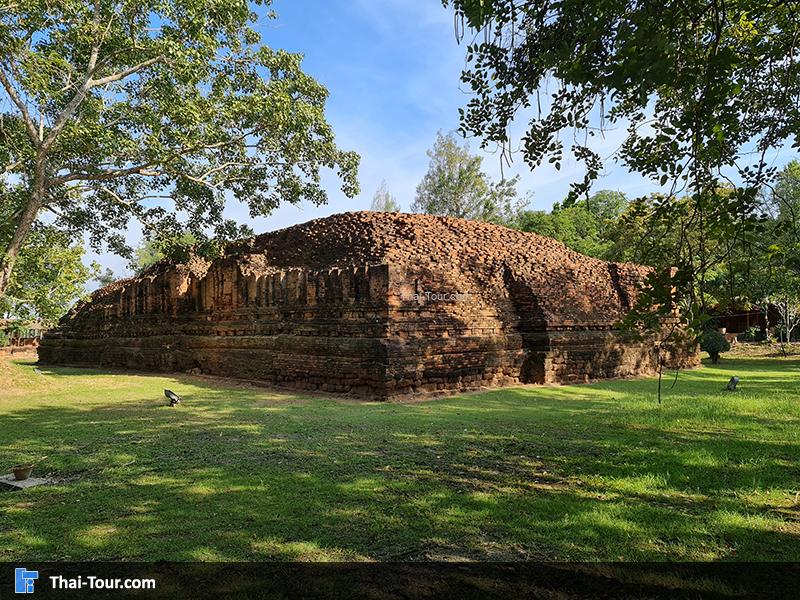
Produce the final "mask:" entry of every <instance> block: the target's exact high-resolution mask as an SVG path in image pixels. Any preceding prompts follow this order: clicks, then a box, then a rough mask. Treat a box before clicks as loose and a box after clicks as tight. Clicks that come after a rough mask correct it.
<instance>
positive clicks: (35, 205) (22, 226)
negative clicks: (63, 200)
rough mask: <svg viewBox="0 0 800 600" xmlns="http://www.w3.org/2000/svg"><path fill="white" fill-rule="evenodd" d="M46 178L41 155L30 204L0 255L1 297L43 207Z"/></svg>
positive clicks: (35, 172)
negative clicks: (23, 245)
mask: <svg viewBox="0 0 800 600" xmlns="http://www.w3.org/2000/svg"><path fill="white" fill-rule="evenodd" d="M44 179H45V164H44V157H43V156H41V155H40V156H39V157H37V159H36V167H35V170H34V181H33V186H32V187H31V194H30V198H29V200H28V206H26V207H25V210H24V211H22V215H21V216H20V218H19V222H18V223H17V226H16V229H15V230H14V235H12V236H11V240H10V241H9V242H8V246H7V247H6V248H4V249H3V253H2V255H0V298H2V297H3V296H5V294H6V289H8V284H9V282H10V281H11V274H12V273H13V272H14V264H15V263H16V262H17V256H19V251H20V250H21V249H22V244H23V243H25V238H27V237H28V232H29V231H30V230H31V226H32V225H33V223H34V221H36V216H37V215H38V214H39V209H41V208H42V204H44V193H45V185H44Z"/></svg>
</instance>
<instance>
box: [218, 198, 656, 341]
mask: <svg viewBox="0 0 800 600" xmlns="http://www.w3.org/2000/svg"><path fill="white" fill-rule="evenodd" d="M228 256H229V257H231V256H234V257H235V256H251V257H252V258H251V259H250V260H253V262H254V263H255V260H254V258H255V257H257V258H259V259H262V257H263V259H262V262H261V263H260V264H259V266H260V267H261V269H262V270H263V271H264V272H277V271H280V270H286V269H307V268H311V269H316V270H325V269H333V268H340V269H346V268H353V267H358V266H370V265H380V264H389V265H393V266H395V267H398V268H405V269H406V270H407V271H409V272H410V273H412V274H413V272H414V271H416V270H422V271H425V270H436V271H437V272H438V274H439V275H440V277H441V278H442V281H439V282H437V283H438V287H439V288H447V289H446V290H437V291H449V292H462V293H465V292H467V293H471V294H474V295H475V296H476V297H478V298H480V299H481V300H482V301H485V302H487V303H494V302H495V301H496V299H497V296H498V294H501V295H502V294H505V293H506V290H507V288H508V286H509V283H510V282H512V285H513V284H516V286H517V287H520V286H528V287H530V289H531V290H532V291H533V292H534V293H535V295H536V299H537V307H536V308H537V311H538V313H539V314H540V318H543V319H545V320H546V321H547V322H548V323H550V324H552V325H555V324H556V323H558V325H559V326H582V327H593V326H599V327H603V326H606V327H608V326H612V325H614V324H615V323H617V322H618V321H619V320H620V319H621V318H622V317H624V315H625V314H626V313H627V312H628V310H630V307H631V306H632V303H633V302H634V301H635V297H636V284H637V283H638V282H640V281H641V280H642V279H643V278H644V277H645V276H646V275H647V273H648V271H649V269H648V267H643V266H640V265H634V264H630V263H608V262H605V261H602V260H597V259H595V258H591V257H589V256H585V255H583V254H580V253H578V252H575V251H573V250H570V249H569V248H567V247H566V246H565V245H564V244H562V243H561V242H559V241H556V240H554V239H552V238H548V237H544V236H541V235H538V234H535V233H527V232H522V231H517V230H514V229H509V228H507V227H502V226H499V225H494V224H491V223H483V222H479V221H467V220H465V219H456V218H452V217H436V216H431V215H419V214H406V213H384V212H368V211H364V212H349V213H342V214H337V215H333V216H331V217H327V218H323V219H316V220H314V221H309V222H308V223H304V224H302V225H296V226H294V227H289V228H287V229H282V230H279V231H274V232H270V233H265V234H262V235H259V236H257V237H255V238H253V239H251V240H248V242H247V243H245V244H238V245H235V246H232V247H231V248H230V250H229V252H228ZM253 269H254V270H253V272H257V271H258V268H257V267H256V266H255V265H254V266H253Z"/></svg>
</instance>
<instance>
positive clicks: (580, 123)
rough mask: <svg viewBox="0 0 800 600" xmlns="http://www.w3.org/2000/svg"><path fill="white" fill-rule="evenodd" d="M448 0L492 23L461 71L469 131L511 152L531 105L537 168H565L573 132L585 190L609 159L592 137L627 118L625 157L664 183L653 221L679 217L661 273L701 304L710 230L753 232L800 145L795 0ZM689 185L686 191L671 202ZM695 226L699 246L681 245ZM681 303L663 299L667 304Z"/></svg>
mask: <svg viewBox="0 0 800 600" xmlns="http://www.w3.org/2000/svg"><path fill="white" fill-rule="evenodd" d="M443 3H444V4H445V5H451V6H453V7H454V10H455V12H456V16H457V18H458V19H459V21H460V23H461V24H462V25H465V26H466V27H468V28H471V29H472V30H473V31H476V32H480V33H482V35H475V36H474V38H473V39H474V40H475V41H474V42H472V43H470V44H469V45H468V46H467V48H466V55H467V68H466V69H465V71H464V72H463V75H462V80H463V81H464V82H465V83H466V85H467V86H468V87H469V88H470V90H471V91H472V92H473V95H472V98H471V99H470V100H469V101H468V103H467V106H466V108H465V109H464V110H463V111H462V118H461V133H462V134H463V135H476V136H479V137H481V138H482V140H483V144H484V145H487V144H491V145H495V144H496V145H499V146H500V148H501V149H502V150H503V152H504V153H507V152H508V149H509V148H511V147H512V142H513V140H512V139H511V138H510V135H509V132H511V131H514V128H512V127H511V124H512V122H513V121H514V119H515V118H516V117H517V116H519V113H520V112H521V111H527V112H528V113H532V114H533V117H532V118H531V120H530V122H529V126H528V128H527V131H526V132H525V134H524V135H523V137H522V144H521V147H522V154H523V156H524V159H525V161H526V162H527V163H528V164H529V165H530V166H531V168H536V167H537V166H539V165H541V164H542V163H543V162H545V161H546V162H549V163H552V164H554V165H555V167H556V168H560V166H561V162H562V161H563V159H564V155H565V151H566V150H565V146H564V140H574V141H572V142H571V145H570V148H569V151H570V152H571V154H572V155H573V156H574V157H575V158H576V159H577V160H578V161H580V162H583V163H584V164H585V165H586V174H585V177H583V178H582V179H581V180H580V181H575V182H574V183H573V186H572V190H571V194H570V197H569V199H568V203H572V202H574V201H576V200H577V199H578V198H580V197H582V196H585V195H586V194H588V192H589V190H590V187H591V185H592V183H593V182H594V180H596V178H597V177H598V175H599V174H600V171H601V169H602V167H603V157H602V156H601V155H600V154H599V152H598V151H597V150H595V149H593V147H592V145H593V142H592V138H595V137H596V136H597V135H598V134H599V133H601V132H602V131H603V130H604V129H606V128H608V127H618V128H620V127H622V128H624V129H625V131H626V132H627V134H626V138H625V140H624V141H623V143H622V144H621V146H620V147H619V150H618V151H617V152H616V153H615V154H614V158H615V160H617V161H618V162H619V163H621V164H622V165H624V166H626V167H627V168H628V169H630V170H631V171H634V172H637V173H640V174H642V175H644V176H646V177H649V178H650V179H651V180H652V181H653V182H654V183H656V184H658V185H660V186H664V189H665V190H666V194H665V195H666V197H667V201H665V202H663V203H660V204H658V205H656V206H654V207H653V208H654V211H653V212H652V213H651V218H652V219H653V221H652V222H653V223H655V222H656V221H663V220H664V219H663V217H664V216H665V215H666V214H669V213H672V214H673V216H676V217H680V218H681V220H680V221H678V222H677V223H676V225H677V226H678V227H679V228H680V229H681V231H680V234H679V235H678V236H677V237H676V241H677V244H678V246H679V249H678V250H677V251H676V253H675V254H676V255H677V256H678V257H679V258H680V259H681V261H680V262H679V263H677V264H676V265H675V266H677V267H678V270H677V271H675V272H674V274H673V273H672V272H670V271H665V272H664V273H665V275H664V276H663V277H661V278H656V279H653V281H652V282H651V283H652V285H658V286H660V287H661V288H662V289H663V290H673V289H674V290H675V292H674V293H673V292H672V291H670V295H672V296H673V298H674V299H675V301H681V302H683V301H684V300H685V301H687V302H690V303H692V304H702V302H703V300H702V297H703V294H704V287H705V281H706V275H707V274H708V272H709V270H710V269H713V268H715V267H716V266H717V262H716V261H715V260H714V258H713V257H709V256H708V254H707V252H706V248H705V244H704V241H703V240H704V239H705V238H706V237H713V238H715V240H716V241H715V245H717V242H719V243H724V242H725V240H727V241H728V242H732V241H734V240H736V238H739V237H744V236H746V235H747V234H748V232H749V231H751V230H752V228H753V227H755V225H756V223H757V221H758V217H759V215H758V214H757V207H758V201H757V196H758V193H759V192H760V190H761V189H762V187H763V186H764V185H767V184H769V183H770V182H771V181H772V179H773V178H774V176H775V170H774V169H773V168H772V167H771V166H770V162H771V161H770V160H769V158H768V156H767V154H768V153H769V152H770V151H771V150H773V149H776V148H778V147H780V146H781V145H783V144H784V143H786V141H787V140H791V139H792V138H793V139H794V144H795V146H797V145H800V112H798V111H797V104H796V99H797V97H798V96H799V95H800V77H798V68H799V67H798V63H799V62H800V61H799V60H798V59H800V46H799V45H798V44H797V43H796V42H797V39H798V36H800V20H798V19H797V8H796V6H794V4H793V3H786V2H778V1H775V2H754V1H752V0H727V1H725V2H721V1H719V0H692V1H688V2H672V3H656V2H633V1H631V0H629V1H617V2H610V1H606V0H596V1H594V2H589V3H586V2H548V1H546V0H537V1H532V2H525V3H520V2H516V1H514V0H452V1H451V0H443ZM461 30H464V28H463V27H462V28H461ZM548 90H551V92H549V93H548ZM731 181H738V182H739V183H737V185H732V184H731V183H730V182H731ZM679 197H680V198H685V202H683V206H682V207H681V211H680V212H674V210H673V209H674V206H675V203H674V202H673V200H674V199H676V198H679ZM683 209H686V210H683ZM659 226H660V225H659ZM649 229H650V227H649V226H648V227H646V228H645V230H649ZM689 230H693V231H691V232H689V234H688V235H687V232H688V231H689ZM691 239H694V240H695V241H696V242H698V245H697V246H696V247H693V248H691V249H687V248H685V247H684V246H686V245H687V244H688V243H690V242H689V240H691ZM733 245H734V244H732V243H729V244H728V246H729V247H732V246H733ZM719 247H721V246H719V245H717V248H719ZM667 273H669V275H667ZM672 305H673V303H672V302H667V303H662V304H660V306H661V307H662V309H663V311H665V312H666V311H668V310H670V307H671V306H672Z"/></svg>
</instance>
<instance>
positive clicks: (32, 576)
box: [14, 567, 39, 594]
mask: <svg viewBox="0 0 800 600" xmlns="http://www.w3.org/2000/svg"><path fill="white" fill-rule="evenodd" d="M37 579H39V571H28V569H26V568H25V567H18V568H16V569H14V591H15V592H16V593H18V594H32V593H33V583H34V581H36V580H37Z"/></svg>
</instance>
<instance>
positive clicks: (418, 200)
mask: <svg viewBox="0 0 800 600" xmlns="http://www.w3.org/2000/svg"><path fill="white" fill-rule="evenodd" d="M428 157H429V158H430V164H429V166H428V171H427V173H425V176H424V177H423V179H422V181H421V182H420V184H419V185H418V186H417V195H416V197H415V198H414V203H413V204H412V206H411V210H412V211H413V212H421V213H427V214H430V215H442V216H450V217H458V218H462V219H471V220H474V221H489V222H492V223H499V224H511V223H512V222H514V220H515V219H516V217H517V214H518V212H519V211H520V209H521V207H522V206H523V203H522V202H520V201H519V200H517V191H516V184H517V178H514V179H511V180H503V181H499V182H497V183H493V182H492V181H490V179H489V177H488V176H487V175H486V173H484V172H483V170H482V168H481V165H482V163H483V158H481V157H480V156H477V155H473V154H472V153H470V151H469V145H468V144H466V143H465V144H463V145H462V144H460V143H459V141H458V139H457V138H456V136H455V134H453V133H448V134H447V135H443V134H442V133H441V132H439V133H438V134H437V136H436V142H435V143H434V145H433V148H431V149H430V150H429V151H428Z"/></svg>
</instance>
